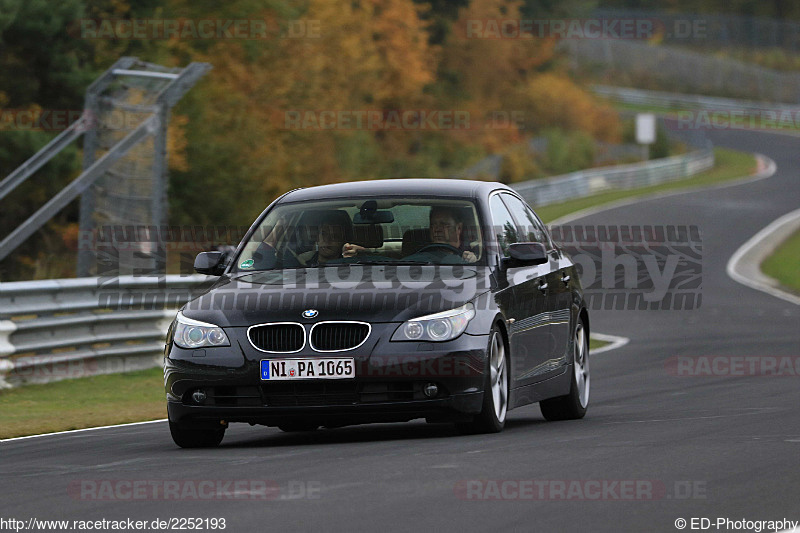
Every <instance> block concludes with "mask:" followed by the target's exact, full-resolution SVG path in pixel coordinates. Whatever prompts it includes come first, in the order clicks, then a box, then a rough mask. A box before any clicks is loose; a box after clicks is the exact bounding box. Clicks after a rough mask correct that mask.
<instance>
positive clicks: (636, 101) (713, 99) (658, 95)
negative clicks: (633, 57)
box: [592, 85, 800, 113]
mask: <svg viewBox="0 0 800 533" xmlns="http://www.w3.org/2000/svg"><path fill="white" fill-rule="evenodd" d="M592 91H593V92H594V93H595V94H597V95H599V96H603V97H605V98H610V99H612V100H616V101H617V102H622V103H625V104H633V105H643V106H650V107H655V108H661V109H702V110H705V111H707V112H709V113H711V112H714V111H720V112H724V111H736V112H748V113H759V112H770V111H771V112H780V111H790V112H792V111H793V112H797V111H798V110H800V105H797V104H794V105H792V104H781V103H770V102H756V101H752V100H736V99H734V98H722V97H719V96H704V95H700V94H683V93H669V92H663V91H648V90H644V89H633V88H630V87H610V86H608V85H595V86H593V87H592Z"/></svg>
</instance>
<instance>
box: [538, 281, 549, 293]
mask: <svg viewBox="0 0 800 533" xmlns="http://www.w3.org/2000/svg"><path fill="white" fill-rule="evenodd" d="M539 290H540V291H542V293H545V292H547V283H540V284H539Z"/></svg>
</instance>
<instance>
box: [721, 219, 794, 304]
mask: <svg viewBox="0 0 800 533" xmlns="http://www.w3.org/2000/svg"><path fill="white" fill-rule="evenodd" d="M796 220H800V209H795V210H794V211H791V212H789V213H786V214H785V215H783V216H781V217H779V218H777V219H775V220H773V221H772V222H771V223H770V224H768V225H767V226H766V227H765V228H763V229H762V230H761V231H759V232H758V233H756V234H755V235H753V236H752V237H751V238H750V239H749V240H748V241H747V242H745V243H744V244H743V245H741V246H740V247H739V249H738V250H736V251H735V252H734V253H733V255H732V256H731V257H730V259H729V260H728V264H727V265H726V267H725V271H726V273H727V274H728V277H730V278H731V279H733V280H734V281H735V282H737V283H741V284H742V285H744V286H745V287H749V288H751V289H755V290H757V291H761V292H765V293H767V294H769V295H771V296H775V297H776V298H780V299H782V300H786V301H787V302H790V303H793V304H796V305H800V297H799V296H797V295H795V294H792V293H789V292H786V291H784V290H781V289H779V288H778V287H774V286H772V285H769V284H767V283H764V282H762V281H760V280H755V279H750V278H748V277H746V276H744V275H742V274H740V273H739V272H738V271H737V268H738V267H739V263H740V262H741V261H742V259H743V258H744V257H745V256H746V255H747V254H748V253H749V252H751V251H752V250H753V249H754V248H756V247H757V246H758V245H759V244H760V243H761V241H763V240H764V239H766V238H767V237H769V235H770V234H771V233H773V232H775V231H777V230H779V229H780V228H781V227H783V226H785V225H787V224H792V223H794V222H795V221H796Z"/></svg>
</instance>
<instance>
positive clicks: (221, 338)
mask: <svg viewBox="0 0 800 533" xmlns="http://www.w3.org/2000/svg"><path fill="white" fill-rule="evenodd" d="M173 341H174V342H175V344H177V345H178V346H180V347H181V348H206V347H212V348H213V347H214V346H230V345H231V343H230V341H228V336H227V335H225V332H224V331H222V328H221V327H219V326H215V325H214V324H209V323H208V322H200V321H199V320H192V319H191V318H187V317H185V316H183V313H180V312H179V313H178V316H177V317H176V319H175V334H174V336H173Z"/></svg>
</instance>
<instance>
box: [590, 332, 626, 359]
mask: <svg viewBox="0 0 800 533" xmlns="http://www.w3.org/2000/svg"><path fill="white" fill-rule="evenodd" d="M589 339H590V340H591V339H597V340H599V341H603V342H607V343H608V344H607V345H605V346H602V347H600V348H597V349H595V350H591V352H590V353H591V355H597V354H599V353H603V352H608V351H610V350H616V349H617V348H622V347H623V346H625V345H626V344H628V343H629V342H630V341H631V340H630V339H629V338H628V337H620V336H618V335H608V334H606V333H589Z"/></svg>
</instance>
